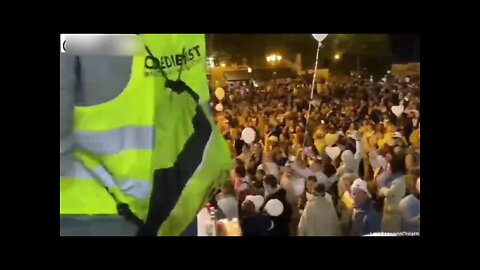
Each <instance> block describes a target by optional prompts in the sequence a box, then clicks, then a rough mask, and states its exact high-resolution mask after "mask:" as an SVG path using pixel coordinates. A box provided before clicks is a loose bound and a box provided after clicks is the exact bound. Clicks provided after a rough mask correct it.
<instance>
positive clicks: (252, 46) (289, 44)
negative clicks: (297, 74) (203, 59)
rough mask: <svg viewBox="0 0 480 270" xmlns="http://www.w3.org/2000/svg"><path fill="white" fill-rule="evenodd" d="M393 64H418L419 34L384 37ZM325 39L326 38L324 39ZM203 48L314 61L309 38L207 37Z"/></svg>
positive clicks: (299, 36) (210, 35)
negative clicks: (277, 53) (296, 56)
mask: <svg viewBox="0 0 480 270" xmlns="http://www.w3.org/2000/svg"><path fill="white" fill-rule="evenodd" d="M386 36H387V38H388V40H389V43H390V44H389V46H390V50H391V53H392V58H393V62H419V61H420V35H419V34H387V35H386ZM327 39H328V37H327ZM207 44H208V45H207V46H208V48H209V51H212V50H211V48H213V50H215V51H225V52H228V53H230V54H233V55H239V56H245V57H264V56H265V55H266V54H268V53H270V52H272V51H275V52H279V53H287V54H289V53H297V52H298V53H302V54H303V55H304V56H303V57H304V59H305V58H310V57H308V55H312V58H314V55H315V51H316V41H315V40H314V39H313V37H312V36H311V35H310V34H208V35H207Z"/></svg>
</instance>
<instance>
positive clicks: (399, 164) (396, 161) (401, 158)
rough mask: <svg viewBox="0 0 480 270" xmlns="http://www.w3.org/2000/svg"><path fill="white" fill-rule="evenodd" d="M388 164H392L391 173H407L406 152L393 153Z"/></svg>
mask: <svg viewBox="0 0 480 270" xmlns="http://www.w3.org/2000/svg"><path fill="white" fill-rule="evenodd" d="M388 164H389V165H390V166H389V168H390V172H391V173H401V174H405V171H406V166H405V152H404V151H400V152H397V153H393V154H392V155H391V159H390V161H389V162H388Z"/></svg>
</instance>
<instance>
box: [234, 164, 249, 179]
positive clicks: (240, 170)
mask: <svg viewBox="0 0 480 270" xmlns="http://www.w3.org/2000/svg"><path fill="white" fill-rule="evenodd" d="M234 176H235V177H236V178H244V177H245V176H247V170H246V169H245V166H243V165H237V166H235V169H234Z"/></svg>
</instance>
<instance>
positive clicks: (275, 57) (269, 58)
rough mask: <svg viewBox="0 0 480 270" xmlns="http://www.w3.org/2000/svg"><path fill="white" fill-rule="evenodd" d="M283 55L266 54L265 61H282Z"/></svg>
mask: <svg viewBox="0 0 480 270" xmlns="http://www.w3.org/2000/svg"><path fill="white" fill-rule="evenodd" d="M282 59H283V57H282V56H281V55H276V54H272V55H269V56H267V62H269V63H274V62H280V61H282Z"/></svg>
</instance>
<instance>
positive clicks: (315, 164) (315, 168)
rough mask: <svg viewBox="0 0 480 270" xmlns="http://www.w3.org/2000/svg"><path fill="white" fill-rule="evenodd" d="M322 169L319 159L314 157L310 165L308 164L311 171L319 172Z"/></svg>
mask: <svg viewBox="0 0 480 270" xmlns="http://www.w3.org/2000/svg"><path fill="white" fill-rule="evenodd" d="M322 169H323V166H322V161H321V160H318V159H315V160H314V161H313V163H312V165H310V170H312V171H313V172H320V171H322Z"/></svg>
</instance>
